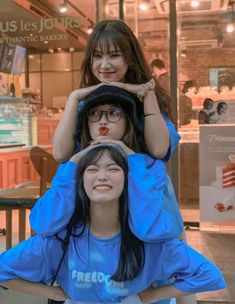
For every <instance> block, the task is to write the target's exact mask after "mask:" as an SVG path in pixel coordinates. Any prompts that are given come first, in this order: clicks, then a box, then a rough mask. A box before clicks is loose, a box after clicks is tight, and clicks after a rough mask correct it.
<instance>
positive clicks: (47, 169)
mask: <svg viewBox="0 0 235 304" xmlns="http://www.w3.org/2000/svg"><path fill="white" fill-rule="evenodd" d="M30 159H31V161H32V163H33V166H34V168H35V169H36V171H37V172H38V174H39V175H40V190H39V194H40V196H41V195H43V194H44V193H45V191H46V190H47V188H48V183H50V182H51V180H52V179H53V177H54V175H55V173H56V170H57V167H58V162H57V161H56V160H55V159H54V158H53V156H52V155H51V154H50V153H48V152H47V151H45V150H43V149H42V148H40V147H37V146H35V147H33V148H31V150H30Z"/></svg>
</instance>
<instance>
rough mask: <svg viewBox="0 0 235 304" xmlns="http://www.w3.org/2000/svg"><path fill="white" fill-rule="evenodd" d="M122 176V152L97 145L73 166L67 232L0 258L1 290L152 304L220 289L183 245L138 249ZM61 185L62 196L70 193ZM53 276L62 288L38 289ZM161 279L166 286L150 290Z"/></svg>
mask: <svg viewBox="0 0 235 304" xmlns="http://www.w3.org/2000/svg"><path fill="white" fill-rule="evenodd" d="M63 174H64V173H61V175H63ZM164 174H165V173H164ZM127 176H128V163H127V160H126V157H125V155H124V153H123V151H121V150H120V148H117V147H115V146H113V145H111V144H100V145H96V146H94V147H93V148H92V149H91V150H90V151H88V152H87V153H86V155H85V156H84V157H83V158H82V160H81V161H80V164H79V172H78V177H77V188H76V190H77V199H76V208H75V212H74V214H73V217H72V219H71V221H70V225H69V227H70V229H67V232H66V229H65V230H63V231H61V232H60V233H59V234H58V235H57V236H50V237H43V236H42V235H39V234H38V235H35V236H33V237H31V238H30V239H28V240H27V241H24V242H22V243H20V244H19V245H17V246H16V247H14V248H12V249H10V250H7V251H6V252H5V253H3V254H1V255H0V281H1V284H0V285H1V286H4V287H7V288H14V289H17V290H23V291H25V292H28V293H34V294H37V295H41V296H44V297H49V298H53V299H55V300H61V301H63V300H67V299H69V298H70V299H72V300H73V301H79V302H78V303H80V304H81V303H82V304H85V303H86V302H88V303H120V302H121V301H123V300H125V298H127V297H129V296H131V295H134V294H139V302H136V301H135V302H132V303H144V304H150V303H153V302H155V301H161V300H162V299H166V298H170V297H176V296H183V295H185V294H190V293H194V292H203V291H212V290H217V289H221V288H225V286H226V284H225V282H224V279H223V276H222V275H221V272H220V271H219V269H218V268H217V267H216V266H215V265H213V264H212V263H211V262H209V261H208V260H207V259H206V258H205V257H203V256H202V255H200V254H199V253H197V252H196V251H194V250H193V249H192V248H190V247H189V246H187V245H186V244H185V243H184V242H182V241H180V240H178V239H171V240H168V241H162V242H154V243H152V242H150V243H149V242H142V241H140V240H139V239H138V238H136V237H135V236H134V235H133V234H132V232H131V230H130V227H129V224H128V212H129V210H128V188H127V184H128V178H127ZM66 179H67V187H65V188H64V196H66V195H67V189H68V188H70V187H71V180H70V178H69V177H68V178H67V177H66ZM72 188H73V186H72ZM49 191H54V190H53V187H52V188H51V189H50V190H49ZM65 236H66V239H67V242H66V244H67V245H66V249H64V250H63V249H62V246H61V244H63V239H64V238H65ZM63 252H64V253H65V254H64V257H63ZM62 257H63V259H62ZM61 259H62V263H60V262H61ZM59 264H61V266H60V268H59V270H58V265H59ZM57 270H58V274H57V281H58V283H59V284H60V286H61V287H50V286H47V285H44V284H48V283H50V282H51V281H52V279H53V277H54V276H55V274H56V272H57ZM164 280H167V281H168V282H170V284H169V285H167V286H159V285H157V286H156V287H152V288H148V287H149V286H150V285H152V286H153V285H155V284H156V282H159V281H164ZM31 282H34V283H31ZM39 282H40V283H39ZM143 290H147V291H144V292H143ZM159 303H160V302H159Z"/></svg>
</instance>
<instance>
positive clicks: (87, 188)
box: [83, 173, 92, 198]
mask: <svg viewBox="0 0 235 304" xmlns="http://www.w3.org/2000/svg"><path fill="white" fill-rule="evenodd" d="M83 185H84V189H85V192H86V194H87V196H88V197H89V198H90V194H91V190H92V186H91V185H92V179H91V177H88V176H87V175H86V173H84V176H83Z"/></svg>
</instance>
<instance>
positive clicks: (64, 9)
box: [60, 3, 68, 13]
mask: <svg viewBox="0 0 235 304" xmlns="http://www.w3.org/2000/svg"><path fill="white" fill-rule="evenodd" d="M67 10H68V8H67V5H66V3H63V4H61V5H60V12H61V13H66V12H67Z"/></svg>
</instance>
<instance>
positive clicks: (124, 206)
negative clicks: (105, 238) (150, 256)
mask: <svg viewBox="0 0 235 304" xmlns="http://www.w3.org/2000/svg"><path fill="white" fill-rule="evenodd" d="M105 152H108V153H109V155H110V157H111V158H112V159H113V161H114V162H115V163H116V164H117V165H118V166H120V167H121V168H122V170H123V172H124V177H125V181H124V188H123V192H122V194H121V196H120V198H119V222H120V227H121V246H120V255H119V262H118V267H117V269H116V271H115V273H114V274H113V275H112V277H111V279H113V280H114V281H117V282H122V281H125V280H133V279H134V278H135V277H136V276H137V275H138V274H139V273H140V272H141V270H142V268H143V265H144V258H145V254H144V245H143V242H142V241H140V240H139V239H138V238H137V237H136V236H134V234H133V233H132V232H131V230H130V227H129V223H128V215H129V210H128V178H127V175H128V163H127V160H126V157H125V156H124V155H123V153H122V152H121V151H120V149H118V148H116V147H114V146H113V145H109V144H101V145H97V146H96V147H94V148H93V149H92V150H90V151H88V152H87V154H86V155H85V156H84V157H83V158H82V160H81V162H80V163H79V170H78V174H77V197H76V205H75V211H74V214H73V217H72V220H71V223H72V226H73V227H74V228H76V227H79V228H80V229H81V233H79V236H80V235H81V234H82V233H83V232H84V230H85V227H86V226H87V225H89V224H90V200H89V198H88V196H87V194H86V192H85V189H84V183H83V175H84V172H85V170H86V168H87V167H88V166H89V165H91V164H95V163H96V162H97V161H98V160H99V159H100V158H101V157H102V155H103V154H104V153H105Z"/></svg>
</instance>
